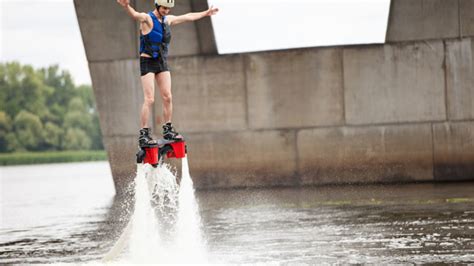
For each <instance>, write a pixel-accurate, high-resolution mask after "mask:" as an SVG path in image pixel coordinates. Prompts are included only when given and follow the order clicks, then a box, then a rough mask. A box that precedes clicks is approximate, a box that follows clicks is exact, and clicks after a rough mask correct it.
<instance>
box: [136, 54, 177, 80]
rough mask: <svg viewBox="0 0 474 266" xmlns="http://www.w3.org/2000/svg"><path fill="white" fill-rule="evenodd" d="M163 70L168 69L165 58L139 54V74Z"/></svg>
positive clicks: (156, 72)
mask: <svg viewBox="0 0 474 266" xmlns="http://www.w3.org/2000/svg"><path fill="white" fill-rule="evenodd" d="M164 71H170V69H169V68H168V62H167V60H166V58H165V59H161V58H151V57H143V56H140V75H142V76H144V75H146V74H147V73H150V72H151V73H155V74H158V73H160V72H164Z"/></svg>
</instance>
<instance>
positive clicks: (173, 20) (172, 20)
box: [167, 6, 219, 25]
mask: <svg viewBox="0 0 474 266" xmlns="http://www.w3.org/2000/svg"><path fill="white" fill-rule="evenodd" d="M218 11H219V9H218V8H216V7H212V6H211V7H210V8H209V9H208V10H206V11H202V12H193V13H187V14H184V15H181V16H173V15H169V16H168V17H167V18H168V23H169V24H170V25H177V24H180V23H183V22H190V21H195V20H198V19H202V18H204V17H210V16H213V15H215V14H216V13H217V12H218Z"/></svg>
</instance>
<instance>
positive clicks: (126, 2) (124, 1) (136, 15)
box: [117, 0, 148, 22]
mask: <svg viewBox="0 0 474 266" xmlns="http://www.w3.org/2000/svg"><path fill="white" fill-rule="evenodd" d="M117 3H119V4H120V5H121V6H122V7H123V8H124V9H125V11H127V14H128V15H129V16H130V17H132V18H133V19H134V20H136V21H140V22H146V21H147V20H148V15H147V14H146V13H140V12H137V11H136V10H135V9H134V8H133V7H131V6H130V0H117Z"/></svg>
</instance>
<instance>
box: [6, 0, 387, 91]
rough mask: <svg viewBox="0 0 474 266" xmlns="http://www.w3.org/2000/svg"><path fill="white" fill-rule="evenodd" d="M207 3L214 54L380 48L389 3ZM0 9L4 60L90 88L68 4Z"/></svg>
mask: <svg viewBox="0 0 474 266" xmlns="http://www.w3.org/2000/svg"><path fill="white" fill-rule="evenodd" d="M98 1H99V0H98ZM100 1H105V0H100ZM107 1H115V0H107ZM150 1H151V0H150ZM177 1H179V0H177ZM209 3H210V4H213V5H214V6H217V7H219V9H220V12H219V14H217V15H216V16H214V17H213V18H212V23H213V26H214V30H215V35H216V39H217V46H218V49H219V53H237V52H247V51H261V50H274V49H285V48H297V47H313V46H327V45H342V44H363V43H383V42H384V40H385V33H386V28H387V20H388V12H389V6H390V0H286V1H284V0H209ZM117 8H118V6H117ZM0 10H1V11H0V12H1V13H0V28H1V32H0V61H1V62H5V61H13V60H15V61H19V62H21V63H23V64H32V65H34V66H35V67H45V66H49V65H52V64H59V66H60V67H61V68H62V69H67V70H69V71H70V72H71V74H72V76H73V77H74V80H75V82H76V83H77V84H90V83H91V81H90V75H89V69H88V66H87V60H86V56H85V51H84V47H83V44H82V40H81V34H80V31H79V26H78V23H77V18H76V14H75V10H74V5H73V1H72V0H29V1H27V0H0ZM176 15H179V14H176ZM174 41H179V40H177V39H174Z"/></svg>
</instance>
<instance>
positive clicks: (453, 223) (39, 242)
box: [0, 162, 474, 264]
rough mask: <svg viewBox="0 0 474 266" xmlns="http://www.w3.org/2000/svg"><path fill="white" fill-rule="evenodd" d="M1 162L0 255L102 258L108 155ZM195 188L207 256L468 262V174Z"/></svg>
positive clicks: (116, 213)
mask: <svg viewBox="0 0 474 266" xmlns="http://www.w3.org/2000/svg"><path fill="white" fill-rule="evenodd" d="M0 171H1V175H0V181H1V182H0V185H1V197H0V200H1V202H0V207H1V208H0V211H1V215H0V219H1V220H0V263H27V262H30V263H34V262H36V263H44V262H90V261H92V262H93V261H97V260H100V259H101V258H102V256H103V254H105V253H106V252H107V251H108V249H109V248H110V247H111V246H112V245H113V243H114V241H115V239H116V238H117V237H118V235H119V234H120V232H121V229H122V228H123V227H124V226H125V224H126V222H127V220H128V219H129V217H128V216H127V215H126V213H127V210H126V209H125V208H124V201H123V200H122V199H117V198H114V190H113V183H112V179H111V174H110V170H109V167H108V163H106V162H94V163H73V164H52V165H40V166H15V167H2V168H0ZM191 175H192V169H191ZM197 196H198V200H199V203H200V209H201V214H202V218H203V224H204V231H205V237H206V239H207V243H208V253H209V254H208V257H209V258H210V260H211V261H210V262H217V263H219V262H220V263H264V262H277V263H288V262H290V263H313V264H314V263H321V262H326V263H335V262H340V263H403V262H415V263H416V262H419V263H421V262H471V263H472V262H474V255H473V254H474V183H452V184H450V183H443V184H412V185H392V186H388V185H387V186H341V187H316V188H302V189H295V188H286V189H259V190H221V191H201V192H199V193H198V194H197ZM126 203H127V204H128V205H127V204H125V205H126V206H130V203H129V202H126ZM183 252H184V251H183Z"/></svg>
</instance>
